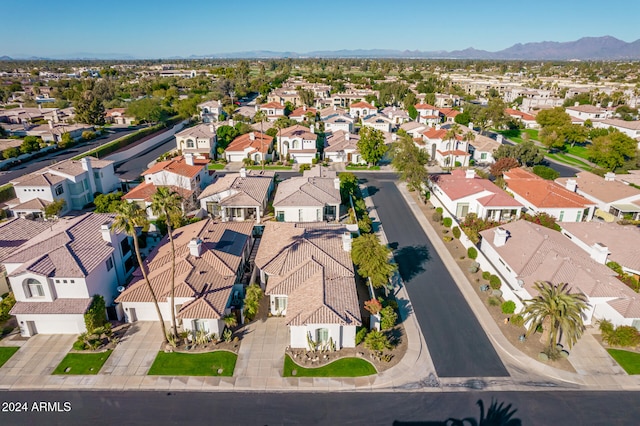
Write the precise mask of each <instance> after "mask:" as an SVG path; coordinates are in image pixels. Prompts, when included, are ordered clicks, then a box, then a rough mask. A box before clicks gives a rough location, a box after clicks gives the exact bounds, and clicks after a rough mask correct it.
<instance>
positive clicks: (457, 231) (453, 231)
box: [451, 226, 461, 238]
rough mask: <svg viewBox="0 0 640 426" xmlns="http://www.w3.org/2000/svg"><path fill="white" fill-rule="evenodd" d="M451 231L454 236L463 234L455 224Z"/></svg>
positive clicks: (457, 236) (458, 236)
mask: <svg viewBox="0 0 640 426" xmlns="http://www.w3.org/2000/svg"><path fill="white" fill-rule="evenodd" d="M451 232H452V233H453V237H454V238H460V234H461V232H460V228H458V227H457V226H454V227H453V229H452V230H451Z"/></svg>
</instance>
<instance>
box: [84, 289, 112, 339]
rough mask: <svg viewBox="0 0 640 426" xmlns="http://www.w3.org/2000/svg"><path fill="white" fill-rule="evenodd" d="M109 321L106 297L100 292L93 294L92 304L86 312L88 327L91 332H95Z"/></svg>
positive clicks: (85, 322)
mask: <svg viewBox="0 0 640 426" xmlns="http://www.w3.org/2000/svg"><path fill="white" fill-rule="evenodd" d="M106 322H107V307H106V305H105V303H104V297H102V296H100V295H99V294H95V295H94V296H93V301H92V302H91V306H89V309H88V310H87V313H86V314H84V324H85V326H86V327H87V331H88V332H89V333H93V332H94V330H96V329H98V328H100V327H102V326H103V325H104V324H105V323H106Z"/></svg>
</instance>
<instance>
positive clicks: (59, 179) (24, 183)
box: [6, 157, 120, 217]
mask: <svg viewBox="0 0 640 426" xmlns="http://www.w3.org/2000/svg"><path fill="white" fill-rule="evenodd" d="M11 184H12V185H13V187H14V189H15V192H16V198H15V199H13V200H9V201H7V202H6V204H7V206H8V207H9V210H10V211H11V212H12V213H13V215H14V216H27V215H29V216H36V217H38V216H42V215H43V211H44V208H45V207H46V206H47V205H48V204H50V203H52V202H53V201H57V200H64V201H65V206H64V208H63V209H62V211H61V212H60V214H65V213H67V212H68V211H70V210H81V209H82V208H83V207H84V206H86V205H87V204H89V203H90V202H92V201H93V194H95V193H96V192H101V193H103V194H105V193H108V192H112V191H114V190H116V189H117V188H118V187H119V185H120V181H119V180H118V178H117V177H116V175H115V172H114V168H113V161H109V160H98V159H97V158H95V157H84V158H82V159H81V160H64V161H61V162H59V163H55V164H52V165H51V166H48V167H45V168H43V169H40V170H38V171H36V172H33V173H29V174H27V175H24V176H20V177H19V178H17V179H15V180H12V181H11Z"/></svg>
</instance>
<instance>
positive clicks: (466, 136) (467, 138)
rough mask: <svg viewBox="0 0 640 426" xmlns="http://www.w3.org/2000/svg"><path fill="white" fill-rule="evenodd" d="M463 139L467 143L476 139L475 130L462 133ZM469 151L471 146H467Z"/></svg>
mask: <svg viewBox="0 0 640 426" xmlns="http://www.w3.org/2000/svg"><path fill="white" fill-rule="evenodd" d="M462 140H463V141H464V142H466V143H467V145H468V144H469V143H471V142H473V141H475V140H476V134H475V132H473V130H470V131H468V132H467V133H465V134H464V135H462ZM467 152H469V148H468V147H467Z"/></svg>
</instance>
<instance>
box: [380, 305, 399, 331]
mask: <svg viewBox="0 0 640 426" xmlns="http://www.w3.org/2000/svg"><path fill="white" fill-rule="evenodd" d="M396 321H398V314H397V313H396V311H395V310H394V309H393V308H392V307H391V306H387V307H386V308H383V309H382V310H381V311H380V328H381V329H383V330H387V329H389V328H392V327H393V326H394V325H396Z"/></svg>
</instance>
